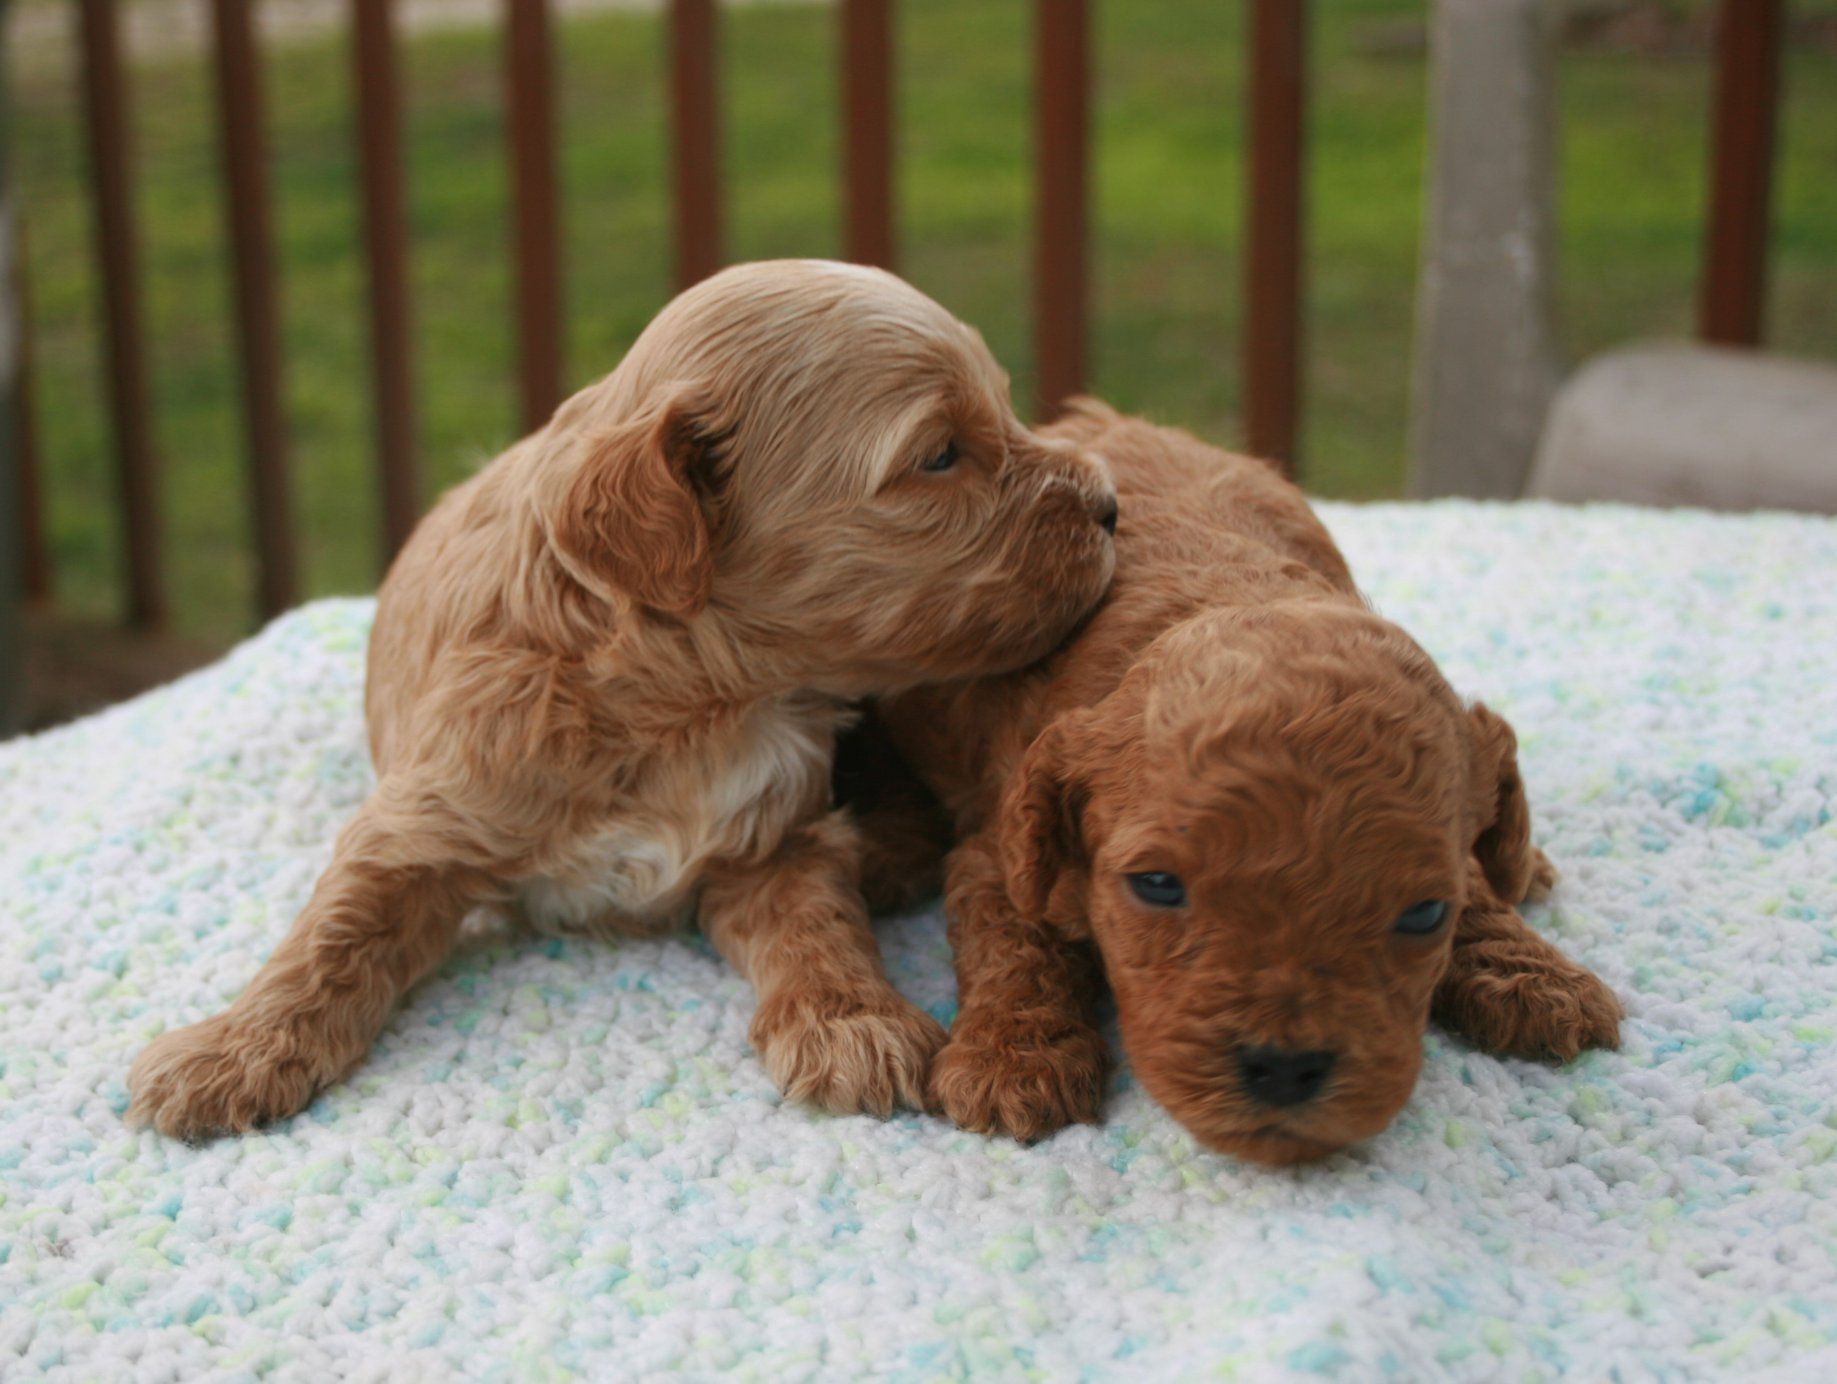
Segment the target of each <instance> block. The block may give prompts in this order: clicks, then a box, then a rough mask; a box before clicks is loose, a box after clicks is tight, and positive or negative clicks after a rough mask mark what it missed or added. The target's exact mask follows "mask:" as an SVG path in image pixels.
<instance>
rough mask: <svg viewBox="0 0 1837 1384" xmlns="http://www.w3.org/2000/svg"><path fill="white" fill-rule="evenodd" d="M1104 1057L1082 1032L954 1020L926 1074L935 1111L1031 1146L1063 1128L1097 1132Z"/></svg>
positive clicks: (1096, 1040)
mask: <svg viewBox="0 0 1837 1384" xmlns="http://www.w3.org/2000/svg"><path fill="white" fill-rule="evenodd" d="M1108 1062H1109V1053H1108V1051H1107V1049H1106V1048H1105V1047H1104V1041H1103V1035H1101V1034H1100V1033H1098V1032H1097V1031H1096V1030H1095V1029H1093V1028H1090V1027H1089V1026H1087V1025H1084V1024H1076V1025H1068V1026H1066V1027H1065V1028H1064V1029H1063V1030H1062V1031H1060V1032H1056V1033H1049V1034H1040V1033H1037V1032H1034V1033H1029V1032H1024V1031H1017V1030H1016V1028H1015V1027H1014V1025H1012V1024H1010V1023H999V1024H987V1025H985V1024H978V1023H977V1022H975V1021H974V1020H971V1021H969V1022H968V1023H965V1022H964V1020H962V1019H958V1021H957V1026H956V1027H955V1028H954V1029H952V1030H951V1035H950V1042H949V1043H947V1044H945V1046H944V1051H942V1052H940V1053H939V1054H938V1057H937V1061H936V1062H935V1063H934V1064H933V1065H932V1068H931V1098H932V1103H933V1104H934V1105H935V1106H936V1107H937V1108H938V1109H940V1110H942V1111H943V1112H944V1113H945V1114H946V1115H948V1116H949V1117H950V1118H951V1120H952V1121H953V1122H954V1123H956V1124H957V1125H959V1126H961V1127H962V1128H964V1129H967V1130H971V1131H972V1132H974V1133H977V1134H1006V1135H1009V1136H1011V1137H1012V1138H1015V1139H1018V1140H1020V1141H1021V1142H1022V1143H1026V1144H1030V1143H1032V1142H1034V1141H1035V1140H1037V1139H1044V1138H1045V1137H1046V1136H1047V1135H1049V1134H1054V1133H1057V1132H1058V1131H1059V1130H1061V1129H1063V1128H1065V1126H1066V1125H1068V1124H1080V1123H1082V1124H1095V1123H1097V1120H1098V1114H1099V1111H1100V1110H1101V1108H1102V1105H1103V1082H1104V1071H1105V1069H1106V1067H1107V1065H1108Z"/></svg>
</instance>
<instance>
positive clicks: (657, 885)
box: [518, 697, 847, 932]
mask: <svg viewBox="0 0 1837 1384" xmlns="http://www.w3.org/2000/svg"><path fill="white" fill-rule="evenodd" d="M846 719H847V713H846V712H845V711H844V710H843V709H842V708H840V707H838V706H836V705H835V704H834V703H831V702H828V701H827V700H819V699H815V698H801V697H798V698H787V699H784V700H781V701H774V702H771V703H767V704H764V705H762V706H760V707H759V708H758V709H756V710H755V711H754V712H753V713H752V714H751V715H749V716H748V717H747V718H746V719H745V720H744V721H742V722H741V723H740V724H739V725H738V726H736V727H735V728H734V729H733V730H732V731H731V732H730V733H728V734H725V735H721V736H718V737H715V738H712V739H711V740H710V741H709V742H708V743H707V744H706V745H704V746H700V747H698V748H697V749H696V751H695V752H694V753H692V754H688V755H679V756H675V757H672V758H671V759H669V760H667V761H661V762H659V763H658V764H656V765H655V766H653V768H652V770H651V772H649V773H648V774H646V775H645V776H644V778H643V780H642V786H641V788H640V790H639V791H637V792H635V793H634V794H632V795H631V796H630V797H629V798H628V799H627V800H626V801H625V802H624V803H622V804H621V805H620V808H619V810H618V812H617V814H616V816H614V817H613V818H611V819H610V820H608V821H607V822H606V823H605V824H604V826H602V827H600V828H599V829H597V830H594V831H591V832H589V833H587V834H586V835H584V836H582V837H580V838H579V839H577V840H576V841H574V842H572V843H570V844H569V845H568V846H567V847H566V848H564V849H563V850H562V851H561V852H560V853H559V855H558V856H557V858H556V859H555V860H554V861H553V862H552V863H551V864H550V865H549V867H548V868H547V869H546V870H545V871H544V873H543V875H542V876H541V877H539V878H536V879H531V880H526V881H524V882H523V883H522V884H521V885H520V886H519V888H518V894H519V899H520V902H521V904H522V907H523V911H524V913H525V915H526V917H527V918H528V919H529V921H530V922H531V923H533V924H534V925H536V926H537V927H539V928H542V929H543V930H545V931H560V932H622V931H631V930H634V929H642V930H650V929H655V928H667V927H673V926H677V925H680V924H682V923H684V922H686V921H688V917H689V914H690V912H691V910H692V909H693V906H694V902H695V888H696V885H697V883H698V882H699V880H700V877H701V874H702V871H703V870H704V868H705V867H706V866H707V865H708V864H709V863H710V862H713V861H718V860H749V859H760V858H763V857H764V856H766V855H769V854H770V853H771V852H772V851H773V850H774V849H775V848H776V847H777V845H778V843H779V841H780V840H782V839H783V837H784V834H785V833H786V832H787V831H788V830H789V829H790V828H791V827H792V826H794V825H796V824H797V823H798V822H800V821H803V820H805V819H807V818H809V817H811V816H814V815H815V814H816V813H818V812H820V811H821V810H822V807H823V804H824V803H825V802H826V801H827V798H828V793H829V770H830V761H831V758H832V756H833V753H834V745H835V736H836V733H837V730H838V728H839V726H840V725H841V724H843V723H844V722H845V720H846Z"/></svg>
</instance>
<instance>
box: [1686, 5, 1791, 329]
mask: <svg viewBox="0 0 1837 1384" xmlns="http://www.w3.org/2000/svg"><path fill="white" fill-rule="evenodd" d="M1780 27H1781V5H1780V0H1722V3H1721V5H1720V7H1719V13H1718V16H1717V28H1716V98H1715V117H1714V119H1715V131H1714V135H1713V144H1714V152H1713V154H1712V160H1713V162H1712V166H1711V173H1710V188H1709V213H1708V234H1707V237H1706V241H1705V249H1704V261H1703V286H1702V301H1701V304H1700V308H1699V324H1698V330H1699V332H1700V334H1701V335H1702V337H1703V339H1704V340H1706V341H1714V342H1721V343H1723V344H1725V345H1732V346H1755V345H1758V344H1759V343H1760V337H1761V320H1762V316H1763V309H1764V306H1765V299H1766V291H1767V231H1768V226H1769V222H1770V219H1771V218H1770V212H1771V206H1770V203H1771V198H1772V191H1773V148H1774V121H1775V116H1776V113H1777V111H1778V108H1779V72H1780Z"/></svg>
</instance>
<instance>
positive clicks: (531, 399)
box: [505, 0, 563, 432]
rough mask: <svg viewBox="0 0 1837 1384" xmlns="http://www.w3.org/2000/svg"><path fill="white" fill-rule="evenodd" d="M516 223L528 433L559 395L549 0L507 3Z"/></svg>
mask: <svg viewBox="0 0 1837 1384" xmlns="http://www.w3.org/2000/svg"><path fill="white" fill-rule="evenodd" d="M506 11H507V12H506V15H505V27H506V37H507V40H508V42H507V44H506V62H505V81H506V87H507V92H506V95H507V100H506V102H505V104H506V106H507V107H508V109H509V112H510V170H511V220H512V223H513V224H514V226H515V228H516V269H517V357H518V377H519V383H520V386H521V394H522V411H523V427H524V430H525V431H528V432H534V431H535V430H536V429H537V428H540V427H541V426H542V425H543V424H544V423H546V422H548V420H549V415H550V414H552V413H553V412H554V411H555V405H556V404H558V403H560V402H561V396H562V388H563V386H562V346H561V331H562V327H561V320H562V318H561V217H560V207H559V196H558V194H557V190H556V178H555V96H554V81H555V78H554V57H553V44H552V43H551V41H550V36H549V9H548V0H506Z"/></svg>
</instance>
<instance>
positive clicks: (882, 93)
mask: <svg viewBox="0 0 1837 1384" xmlns="http://www.w3.org/2000/svg"><path fill="white" fill-rule="evenodd" d="M892 11H893V4H892V0H842V159H843V169H842V184H843V195H844V197H845V198H846V201H847V220H846V223H845V225H844V227H843V253H844V254H846V255H847V256H848V258H849V259H851V260H853V261H854V262H855V263H857V264H877V265H879V266H880V267H881V268H882V269H891V268H892V267H893V13H892Z"/></svg>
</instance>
